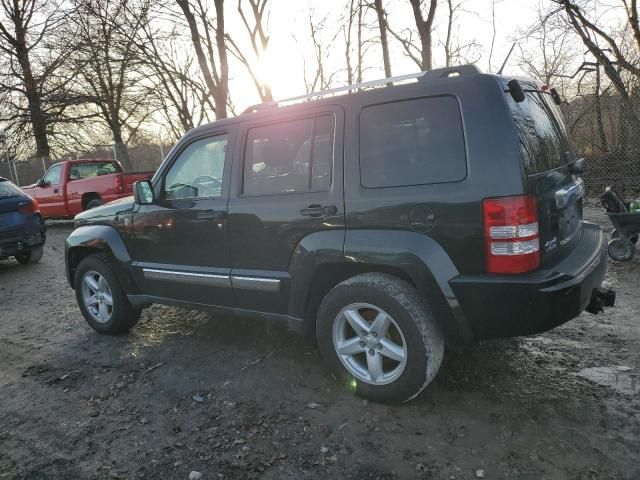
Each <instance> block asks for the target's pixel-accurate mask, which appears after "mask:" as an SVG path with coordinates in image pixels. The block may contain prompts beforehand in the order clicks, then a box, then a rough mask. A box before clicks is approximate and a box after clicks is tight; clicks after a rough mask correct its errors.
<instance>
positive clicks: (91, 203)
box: [85, 198, 102, 210]
mask: <svg viewBox="0 0 640 480" xmlns="http://www.w3.org/2000/svg"><path fill="white" fill-rule="evenodd" d="M100 205H102V199H101V198H92V199H91V200H89V201H88V202H87V208H85V210H91V209H92V208H96V207H99V206H100Z"/></svg>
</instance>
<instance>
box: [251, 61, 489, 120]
mask: <svg viewBox="0 0 640 480" xmlns="http://www.w3.org/2000/svg"><path fill="white" fill-rule="evenodd" d="M478 73H480V70H478V68H477V67H476V66H475V65H459V66H456V67H446V68H436V69H434V70H428V71H423V72H416V73H410V74H408V75H399V76H396V77H388V78H381V79H379V80H371V81H368V82H361V83H354V84H352V85H346V86H344V87H336V88H330V89H328V90H320V91H318V92H312V93H307V94H304V95H297V96H295V97H288V98H283V99H280V100H276V101H273V102H266V103H259V104H257V105H252V106H250V107H248V108H246V109H245V110H244V111H243V112H242V113H252V112H258V111H262V110H265V109H267V108H273V107H277V106H279V105H280V104H282V103H292V102H297V101H300V100H310V99H319V98H322V97H325V96H328V95H334V94H336V93H341V92H349V93H351V92H352V91H354V90H361V89H363V88H369V87H376V86H380V85H391V84H393V83H397V82H404V81H406V80H413V79H417V80H418V81H425V80H435V79H437V78H446V77H454V76H455V77H457V76H463V75H464V76H467V75H475V74H478Z"/></svg>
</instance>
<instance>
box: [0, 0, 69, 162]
mask: <svg viewBox="0 0 640 480" xmlns="http://www.w3.org/2000/svg"><path fill="white" fill-rule="evenodd" d="M65 16H66V12H64V11H63V9H62V7H61V5H59V4H58V3H57V2H55V1H53V2H51V3H46V2H40V1H38V0H2V2H0V53H2V58H1V59H0V69H1V71H0V94H2V96H3V97H4V101H5V102H7V103H6V105H10V106H13V107H15V108H12V109H11V111H10V113H7V114H6V115H3V117H2V118H0V120H4V121H5V122H9V123H14V122H18V123H19V122H22V123H23V125H22V127H24V126H25V125H26V124H27V123H28V124H29V125H30V127H31V131H32V135H33V139H34V140H35V145H36V152H35V154H36V156H37V157H41V158H46V159H48V158H49V155H50V154H51V147H50V142H49V138H48V136H49V134H50V133H51V123H52V122H53V121H55V118H56V117H59V116H60V115H61V114H62V112H63V111H64V108H62V109H61V110H59V111H57V110H56V109H53V110H52V111H47V106H46V105H44V103H45V102H46V99H47V97H51V98H54V97H56V96H57V95H60V93H61V91H62V90H63V88H64V86H65V85H66V82H64V81H57V80H60V79H56V78H55V77H56V76H57V75H58V71H59V69H60V67H61V65H63V64H64V62H65V61H66V59H67V57H68V54H69V52H70V51H71V50H72V48H73V46H72V45H68V46H67V48H66V50H65V51H64V52H62V53H61V52H60V51H59V50H57V49H55V48H53V42H54V35H55V31H56V30H57V29H58V28H59V27H60V25H61V22H62V21H63V19H64V18H65ZM42 48H46V49H48V50H49V55H48V58H46V59H43V58H42V57H43V55H39V52H38V50H39V49H42ZM34 58H35V59H34ZM52 80H54V83H52ZM23 99H24V100H25V102H26V104H23V103H22V100H23ZM56 113H57V115H56ZM22 127H18V126H16V128H18V129H21V128H22Z"/></svg>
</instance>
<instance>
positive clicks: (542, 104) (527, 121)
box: [506, 91, 572, 175]
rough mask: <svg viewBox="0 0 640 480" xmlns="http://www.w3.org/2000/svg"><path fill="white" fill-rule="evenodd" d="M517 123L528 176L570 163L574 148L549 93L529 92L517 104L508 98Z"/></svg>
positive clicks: (560, 114)
mask: <svg viewBox="0 0 640 480" xmlns="http://www.w3.org/2000/svg"><path fill="white" fill-rule="evenodd" d="M506 96H507V98H508V103H509V106H510V108H511V114H512V116H513V120H514V122H515V126H516V131H517V133H518V141H519V143H520V151H521V152H522V161H523V164H524V168H525V170H526V172H527V173H528V174H529V175H532V174H536V173H540V172H546V171H548V170H553V169H555V168H558V167H561V166H563V165H566V164H567V163H569V162H571V157H572V154H571V147H570V146H569V141H568V139H567V130H566V127H565V125H564V121H563V119H562V113H561V112H560V109H559V108H558V106H557V105H556V104H555V102H554V101H553V98H552V97H551V95H550V94H548V93H545V92H540V91H526V97H525V99H524V101H522V102H520V103H517V102H515V101H514V100H513V99H512V98H511V95H508V94H507V95H506Z"/></svg>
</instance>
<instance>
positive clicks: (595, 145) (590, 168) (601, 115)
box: [562, 95, 640, 201]
mask: <svg viewBox="0 0 640 480" xmlns="http://www.w3.org/2000/svg"><path fill="white" fill-rule="evenodd" d="M639 107H640V99H638V98H631V99H627V100H626V101H623V100H622V98H621V97H620V96H618V95H606V96H603V95H586V96H580V97H577V98H576V99H575V100H573V101H571V102H570V103H568V104H566V105H563V107H562V108H563V113H564V116H565V121H566V123H567V127H568V129H569V134H570V137H571V142H572V143H573V145H574V147H575V149H576V153H577V155H578V157H584V158H585V173H584V175H583V178H584V180H585V183H586V185H587V195H588V196H589V197H592V198H597V197H599V195H600V194H601V193H602V191H604V189H605V188H606V187H607V186H609V185H610V186H613V187H614V188H615V189H616V190H617V191H618V192H619V193H620V194H621V195H622V196H623V197H624V198H626V199H627V201H631V200H633V199H635V198H639V197H640V109H639Z"/></svg>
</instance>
